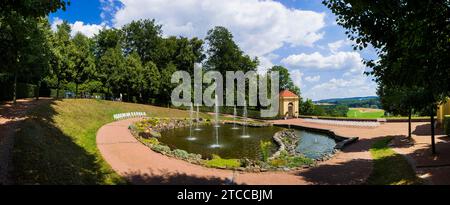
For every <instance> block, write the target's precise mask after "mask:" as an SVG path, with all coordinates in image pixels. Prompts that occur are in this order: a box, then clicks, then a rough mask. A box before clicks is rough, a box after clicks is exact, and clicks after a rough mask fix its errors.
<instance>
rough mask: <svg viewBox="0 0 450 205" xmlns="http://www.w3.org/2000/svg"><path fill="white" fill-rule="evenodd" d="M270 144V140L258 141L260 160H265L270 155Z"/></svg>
mask: <svg viewBox="0 0 450 205" xmlns="http://www.w3.org/2000/svg"><path fill="white" fill-rule="evenodd" d="M271 146H272V142H270V141H267V142H266V141H261V142H260V143H259V148H260V149H261V156H262V161H263V162H267V159H269V157H270V147H271Z"/></svg>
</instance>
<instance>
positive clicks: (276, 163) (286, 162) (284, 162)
mask: <svg viewBox="0 0 450 205" xmlns="http://www.w3.org/2000/svg"><path fill="white" fill-rule="evenodd" d="M313 163H314V161H313V160H312V159H309V158H307V157H303V156H290V155H289V153H288V152H287V151H282V152H281V154H280V156H279V157H277V158H275V159H272V160H270V161H269V164H270V165H271V166H273V167H287V168H294V167H300V166H304V165H311V164H313Z"/></svg>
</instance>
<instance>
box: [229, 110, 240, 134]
mask: <svg viewBox="0 0 450 205" xmlns="http://www.w3.org/2000/svg"><path fill="white" fill-rule="evenodd" d="M236 115H237V111H236V106H234V112H233V128H231V129H233V130H238V129H239V127H237V126H236Z"/></svg>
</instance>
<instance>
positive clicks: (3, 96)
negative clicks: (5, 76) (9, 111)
mask: <svg viewBox="0 0 450 205" xmlns="http://www.w3.org/2000/svg"><path fill="white" fill-rule="evenodd" d="M0 87H1V88H0V100H12V99H13V90H14V89H13V85H12V84H11V83H5V84H3V85H1V86H0ZM36 94H37V86H36V85H31V84H26V83H17V98H18V99H19V98H33V97H35V96H36Z"/></svg>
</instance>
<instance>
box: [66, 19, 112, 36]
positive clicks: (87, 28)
mask: <svg viewBox="0 0 450 205" xmlns="http://www.w3.org/2000/svg"><path fill="white" fill-rule="evenodd" d="M70 27H71V28H72V33H71V34H72V36H73V35H75V34H76V33H78V32H80V33H82V34H84V35H86V36H87V37H93V36H94V35H96V34H98V33H99V32H100V30H102V29H103V27H105V25H98V24H84V23H83V22H81V21H76V22H75V23H73V24H70Z"/></svg>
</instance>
